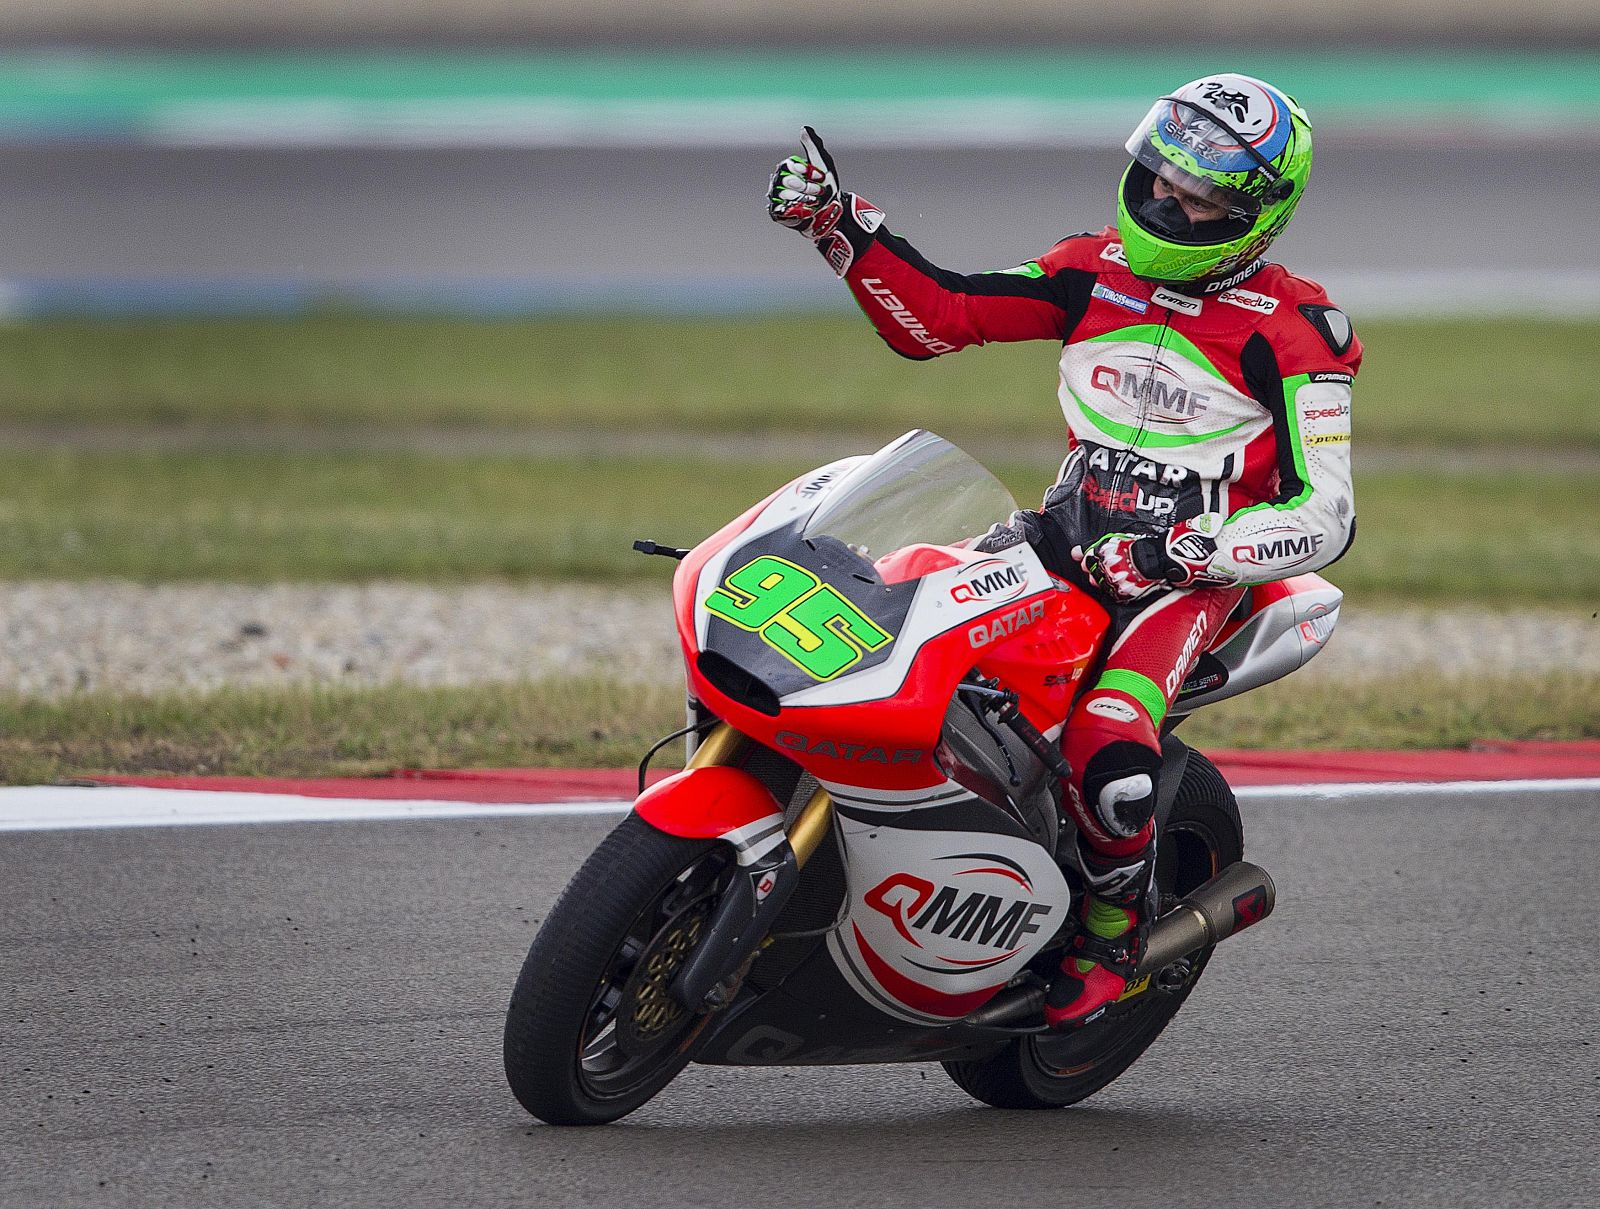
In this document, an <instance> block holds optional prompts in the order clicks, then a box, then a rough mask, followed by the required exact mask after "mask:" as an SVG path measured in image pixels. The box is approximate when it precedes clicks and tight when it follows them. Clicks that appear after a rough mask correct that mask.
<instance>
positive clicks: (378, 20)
mask: <svg viewBox="0 0 1600 1209" xmlns="http://www.w3.org/2000/svg"><path fill="white" fill-rule="evenodd" d="M1257 23H1264V24H1266V25H1268V26H1269V28H1270V37H1271V39H1272V40H1273V41H1276V42H1279V43H1283V42H1289V41H1296V40H1300V39H1307V38H1313V37H1319V38H1327V37H1333V38H1337V39H1340V40H1341V41H1350V40H1357V39H1369V40H1378V39H1381V38H1383V37H1385V36H1394V35H1411V36H1416V37H1421V38H1425V39H1427V40H1428V42H1430V43H1435V42H1437V41H1438V40H1439V39H1441V38H1447V39H1456V40H1460V39H1465V38H1474V37H1476V38H1485V39H1487V38H1506V37H1510V38H1512V39H1514V40H1516V41H1519V42H1527V41H1530V40H1532V41H1541V40H1542V41H1545V42H1547V43H1555V42H1557V41H1558V40H1561V41H1568V40H1571V39H1573V38H1583V37H1588V38H1594V37H1596V36H1600V12H1597V11H1596V7H1595V5H1594V4H1593V3H1592V0H1526V2H1524V3H1519V4H1504V3H1502V4H1485V3H1481V0H1340V2H1338V3H1328V4H1282V3H1271V2H1269V0H1226V2H1224V0H1079V2H1077V3H1072V4H1040V3H1038V2H1037V0H990V2H989V3H987V4H984V5H982V6H981V7H979V6H974V5H972V4H969V3H964V2H962V0H874V2H873V3H871V4H863V3H859V2H858V0H807V3H806V4H804V5H803V6H801V5H795V4H788V3H780V2H778V0H452V3H450V4H448V5H443V4H439V3H437V2H436V0H276V2H275V3H272V4H263V3H260V2H259V0H0V37H4V38H9V39H15V38H19V37H33V38H50V37H56V38H59V37H63V36H69V37H79V38H81V37H85V36H90V37H98V38H110V39H123V40H128V39H135V40H137V39H146V40H148V39H152V38H164V39H211V40H217V39H275V40H280V41H281V40H284V39H290V40H329V39H358V40H371V39H373V38H375V37H377V38H389V39H397V38H409V39H428V40H434V41H437V40H450V39H463V38H476V39H482V38H485V37H498V38H519V39H523V40H527V39H530V38H552V37H566V38H582V39H590V40H592V39H597V38H608V37H610V38H616V37H622V38H631V39H645V38H649V39H655V38H660V37H666V38H670V39H673V40H676V41H686V40H694V39H700V40H706V39H710V40H712V41H714V42H725V41H728V40H730V39H732V40H741V39H743V40H748V39H754V38H773V37H784V38H799V39H819V38H820V39H823V40H827V39H830V38H839V37H869V36H870V37H892V38H896V39H906V38H910V39H913V40H931V39H938V38H960V37H963V36H971V35H973V34H979V35H981V36H983V37H985V38H987V39H990V40H993V39H995V38H998V37H1008V36H1009V37H1013V38H1023V39H1029V40H1039V39H1070V38H1100V39H1109V38H1113V37H1119V36H1126V35H1129V34H1136V35H1139V36H1141V37H1144V38H1149V37H1150V34H1151V30H1152V29H1155V30H1159V31H1161V33H1162V35H1163V36H1165V37H1170V38H1175V39H1177V40H1185V39H1187V40H1199V39H1203V38H1205V37H1207V36H1209V35H1213V34H1215V33H1216V32H1217V31H1223V32H1225V33H1226V34H1228V35H1235V34H1236V33H1237V31H1238V30H1239V29H1240V28H1241V26H1243V27H1245V28H1250V27H1252V26H1254V25H1256V24H1257ZM1251 40H1254V39H1251Z"/></svg>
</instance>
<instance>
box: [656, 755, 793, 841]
mask: <svg viewBox="0 0 1600 1209" xmlns="http://www.w3.org/2000/svg"><path fill="white" fill-rule="evenodd" d="M633 811H634V813H635V814H637V815H638V816H639V817H640V818H642V819H643V820H644V821H645V822H647V823H649V824H650V826H652V827H654V828H655V829H656V830H657V831H664V832H666V833H667V834H668V835H676V836H680V837H682V838H683V839H690V840H722V841H723V842H724V843H726V844H728V845H729V846H730V847H732V848H733V850H734V852H735V854H736V855H737V857H738V860H739V864H741V865H746V866H748V865H753V864H755V863H756V862H758V861H760V860H761V859H762V858H764V857H767V856H770V855H771V854H772V853H773V851H774V850H776V849H777V848H778V847H780V846H781V845H782V844H783V843H784V842H785V839H784V833H783V811H782V810H780V809H779V808H778V803H777V800H776V799H775V798H774V797H773V796H772V793H771V791H769V790H768V789H767V787H766V786H765V785H763V784H762V783H761V782H760V781H758V780H757V779H756V778H755V777H754V776H752V775H751V774H750V773H748V772H745V771H744V769H742V768H731V767H729V766H727V765H725V764H713V765H708V766H706V767H704V768H686V769H684V770H683V771H682V772H680V773H674V774H673V775H672V776H670V777H667V778H666V779H665V780H663V781H657V782H656V783H655V784H654V785H652V786H650V788H649V789H646V790H645V791H644V792H643V793H642V794H640V795H639V798H638V800H637V801H636V802H634V804H633Z"/></svg>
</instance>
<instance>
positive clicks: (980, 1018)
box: [504, 431, 1341, 1125]
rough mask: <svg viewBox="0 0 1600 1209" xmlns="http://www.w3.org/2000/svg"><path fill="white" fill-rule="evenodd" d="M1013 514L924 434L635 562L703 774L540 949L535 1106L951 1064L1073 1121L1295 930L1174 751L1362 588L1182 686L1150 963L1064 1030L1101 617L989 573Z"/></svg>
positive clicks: (1291, 611) (1323, 589) (531, 1081)
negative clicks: (647, 588) (1225, 982)
mask: <svg viewBox="0 0 1600 1209" xmlns="http://www.w3.org/2000/svg"><path fill="white" fill-rule="evenodd" d="M1015 509H1016V504H1015V502H1014V501H1013V500H1012V498H1011V496H1010V494H1009V493H1008V492H1007V490H1006V489H1005V488H1004V487H1003V486H1002V485H1001V484H1000V482H999V481H998V480H997V479H995V478H994V477H993V476H992V475H990V474H989V472H988V471H987V470H985V469H984V468H983V467H982V466H980V465H979V464H978V463H977V462H976V461H974V460H973V459H972V458H970V457H969V456H967V455H966V454H965V453H964V452H962V451H961V450H960V449H958V448H957V447H955V446H954V445H952V444H950V443H949V442H947V441H945V440H943V439H942V438H940V437H938V436H936V435H934V434H933V433H929V432H925V431H914V432H910V433H907V434H906V435H905V436H903V437H901V438H900V439H899V440H897V441H894V442H892V443H891V444H889V445H887V446H885V447H884V448H883V449H881V450H879V451H878V452H877V453H875V454H872V455H868V456H859V457H853V458H846V459H844V460H841V461H837V462H833V463H830V464H829V465H826V466H823V467H820V468H818V469H817V470H815V471H812V472H811V473H809V474H805V475H802V476H801V477H800V478H798V479H796V480H794V481H793V482H791V483H789V484H787V485H785V486H784V487H782V488H780V489H779V490H778V491H775V492H774V493H773V494H772V495H770V496H768V497H767V498H766V499H765V500H763V501H762V502H761V503H759V504H757V505H756V506H755V507H753V508H751V509H750V510H749V511H748V512H746V513H745V514H744V515H743V516H741V517H739V518H738V519H736V520H734V521H733V522H732V523H730V524H729V525H727V526H726V527H724V528H723V529H722V530H721V531H719V532H718V533H716V534H714V535H713V536H711V537H710V538H708V539H706V540H705V541H703V542H701V543H700V544H699V545H698V546H696V547H694V548H693V549H692V550H678V549H673V548H670V547H661V546H657V545H655V544H654V543H652V542H640V543H636V545H637V547H638V548H640V549H642V550H644V551H645V552H646V553H664V554H668V555H670V556H671V557H675V558H678V559H679V560H680V561H679V565H678V568H677V571H676V574H675V576H674V582H673V599H674V609H675V615H676V620H677V628H678V633H679V637H680V640H681V642H682V646H683V652H684V658H685V662H686V668H687V678H688V686H689V692H690V697H689V719H688V721H689V726H688V727H686V728H685V731H683V732H679V733H680V734H683V735H686V736H687V737H686V743H687V745H688V760H687V767H686V768H685V769H684V770H683V771H681V772H678V773H676V774H674V775H672V776H669V777H667V778H666V779H664V780H660V781H658V782H656V783H655V784H653V785H651V786H650V787H649V788H644V774H643V769H642V767H641V775H640V786H641V790H642V792H641V793H640V794H639V796H638V799H637V801H636V802H635V804H634V808H633V811H632V812H631V813H630V814H629V816H628V817H627V818H626V819H624V820H623V822H622V823H621V824H620V825H619V826H618V827H617V828H616V829H615V830H614V831H613V832H612V833H611V834H610V835H609V836H607V837H606V839H605V840H604V841H603V842H602V843H601V844H600V846H599V848H598V849H597V850H596V851H595V852H594V853H593V855H591V856H590V857H589V859H588V860H587V861H586V862H585V863H584V864H583V865H582V867H581V868H580V869H579V870H578V872H577V874H576V875H575V876H574V877H573V879H572V881H571V882H570V883H569V884H568V886H567V887H566V889H565V891H564V892H563V893H562V894H561V896H560V897H559V899H558V900H557V901H556V903H555V905H554V906H553V907H552V908H551V910H550V913H549V915H548V917H547V918H546V919H545V920H544V923H543V926H542V927H541V928H540V930H539V932H538V935H537V936H536V937H535V939H534V941H533V944H532V947H531V948H530V950H529V952H528V956H527V960H526V961H525V962H524V964H523V966H522V970H521V974H520V976H519V977H518V979H517V982H516V987H515V989H514V991H513V992H512V997H511V1003H510V1007H509V1009H508V1011H507V1013H506V1021H505V1037H504V1058H505V1071H506V1078H507V1080H508V1082H509V1083H510V1086H511V1089H512V1091H513V1093H514V1094H515V1095H516V1097H517V1099H518V1101H520V1103H521V1104H522V1105H523V1107H525V1108H526V1109H527V1110H528V1111H529V1112H530V1113H532V1114H533V1115H534V1116H536V1117H538V1118H540V1119H541V1120H544V1121H546V1122H549V1123H551V1124H565V1125H590V1124H603V1123H606V1122H610V1121H615V1120H617V1119H618V1118H620V1117H623V1116H625V1115H626V1114H627V1113H630V1112H632V1111H633V1110H634V1109H636V1108H638V1107H639V1106H640V1105H642V1104H644V1103H645V1102H647V1101H648V1100H649V1099H650V1098H651V1097H653V1096H654V1095H656V1093H657V1092H659V1091H660V1090H661V1089H662V1088H663V1087H665V1086H666V1085H667V1083H668V1082H670V1081H671V1080H672V1079H673V1078H674V1077H675V1076H676V1075H677V1074H678V1072H679V1071H681V1070H682V1069H683V1068H684V1067H685V1066H686V1065H687V1064H688V1063H690V1062H700V1063H709V1064H718V1065H728V1066H770V1065H821V1064H844V1063H881V1062H933V1061H937V1062H940V1063H942V1064H943V1066H944V1069H945V1070H946V1071H947V1072H948V1073H949V1075H950V1077H951V1078H952V1079H953V1080H954V1081H955V1082H956V1083H957V1084H958V1085H959V1086H960V1087H962V1088H963V1089H964V1090H966V1091H967V1092H968V1093H969V1094H971V1095H972V1096H973V1097H975V1098H976V1099H978V1100H980V1101H982V1102H984V1103H986V1104H990V1105H994V1106H996V1107H1000V1108H1055V1107H1061V1106H1064V1105H1068V1104H1072V1103H1075V1102H1076V1101H1079V1100H1082V1099H1084V1098H1085V1097H1087V1096H1090V1095H1092V1094H1094V1093H1095V1092H1096V1091H1099V1090H1100V1089H1101V1088H1103V1087H1105V1086H1106V1085H1107V1084H1109V1083H1110V1082H1111V1081H1112V1080H1114V1079H1116V1078H1117V1077H1118V1076H1119V1075H1121V1074H1122V1073H1123V1072H1124V1071H1125V1070H1127V1069H1128V1068H1129V1067H1130V1066H1131V1065H1132V1064H1133V1063H1134V1062H1135V1061H1136V1060H1137V1059H1138V1058H1139V1056H1140V1055H1141V1054H1142V1053H1144V1051H1145V1050H1146V1048H1147V1047H1148V1046H1149V1045H1150V1044H1151V1043H1152V1042H1153V1041H1154V1040H1155V1038H1156V1037H1157V1035H1158V1034H1160V1032H1161V1031H1162V1029H1163V1028H1165V1027H1166V1025H1167V1022H1168V1021H1170V1020H1171V1019H1172V1018H1173V1017H1174V1016H1175V1015H1176V1014H1177V1012H1178V1010H1179V1009H1180V1008H1181V1007H1182V1006H1183V1003H1184V1002H1185V1000H1186V999H1187V998H1188V996H1189V995H1190V993H1191V992H1192V991H1193V990H1194V987H1195V984H1196V982H1197V981H1198V980H1199V978H1200V976H1201V973H1202V972H1203V971H1204V969H1205V967H1206V963H1207V961H1208V960H1209V958H1210V956H1211V954H1212V952H1213V950H1214V948H1215V946H1216V945H1217V944H1218V943H1219V942H1220V941H1222V940H1223V939H1226V938H1227V937H1229V936H1232V935H1234V934H1235V933H1237V932H1238V931H1240V930H1242V929H1244V928H1246V927H1249V926H1250V925H1252V924H1254V923H1257V922H1259V921H1260V920H1261V919H1263V918H1264V917H1265V916H1266V915H1267V914H1268V913H1269V912H1270V911H1271V910H1272V906H1273V902H1274V893H1275V891H1274V887H1273V884H1272V879H1271V878H1270V877H1269V876H1268V875H1267V873H1266V872H1265V871H1264V870H1262V869H1260V868H1258V867H1257V866H1254V865H1251V864H1249V863H1247V862H1245V861H1244V860H1243V854H1244V836H1243V828H1242V825H1241V822H1240V818H1239V811H1238V806H1237V804H1236V802H1235V800H1234V796H1233V793H1232V791H1231V790H1230V789H1229V787H1228V785H1227V782H1226V781H1225V780H1224V779H1223V777H1222V776H1221V775H1220V774H1219V773H1218V771H1217V769H1216V768H1215V766H1214V765H1213V764H1212V763H1211V762H1210V761H1209V760H1208V759H1206V757H1205V756H1204V755H1202V754H1201V753H1200V752H1198V751H1194V750H1192V749H1190V748H1189V747H1187V746H1186V745H1185V744H1184V743H1183V742H1182V741H1181V740H1180V739H1178V738H1177V737H1176V735H1175V734H1174V733H1173V730H1174V728H1175V727H1176V726H1177V725H1178V724H1179V723H1180V722H1181V721H1182V719H1183V718H1185V717H1186V716H1188V715H1189V714H1190V713H1192V712H1193V711H1194V710H1195V709H1198V708H1200V707H1201V706H1204V705H1208V704H1211V703H1212V702H1215V701H1219V700H1222V699H1223V698H1226V697H1231V696H1235V695H1237V694H1238V693H1241V692H1244V691H1246V690H1248V689H1251V688H1254V687H1257V686H1258V685H1261V684H1265V683H1267V682H1269V681H1271V680H1276V679H1278V678H1279V677H1281V676H1284V675H1286V674H1288V673H1289V672H1290V671H1292V670H1294V669H1295V668H1297V667H1299V666H1300V665H1301V664H1303V663H1304V662H1306V661H1307V660H1308V659H1310V658H1311V657H1312V656H1314V655H1315V654H1316V653H1317V652H1318V651H1319V650H1320V649H1321V647H1322V646H1323V644H1324V643H1325V642H1326V641H1327V639H1328V636H1329V634H1330V633H1331V632H1332V630H1333V627H1334V626H1335V624H1336V623H1337V620H1338V612H1339V604H1340V600H1341V594H1340V592H1339V591H1338V590H1337V589H1336V588H1334V587H1333V586H1332V585H1331V584H1329V583H1328V582H1327V581H1325V580H1323V579H1322V578H1321V577H1319V576H1316V575H1303V576H1298V577H1296V578H1293V579H1288V580H1284V581H1282V582H1280V583H1274V584H1265V585H1262V586H1260V587H1255V588H1252V589H1250V591H1249V592H1248V593H1247V594H1246V596H1245V598H1244V600H1243V601H1242V602H1241V604H1240V607H1239V608H1238V609H1237V610H1236V611H1235V612H1234V613H1233V614H1232V615H1231V616H1230V617H1229V619H1228V621H1227V623H1226V624H1225V625H1224V626H1223V627H1222V628H1221V629H1220V631H1219V632H1218V633H1217V634H1216V636H1215V637H1214V639H1213V641H1212V642H1211V643H1210V646H1209V649H1208V650H1206V651H1205V652H1204V653H1202V654H1201V655H1200V656H1199V658H1198V660H1197V661H1196V663H1195V664H1194V666H1193V669H1192V670H1191V671H1190V673H1189V675H1188V677H1187V679H1186V680H1185V681H1184V682H1183V684H1182V686H1181V688H1180V691H1179V693H1178V695H1177V697H1176V699H1175V700H1174V703H1173V705H1172V707H1171V710H1170V711H1169V714H1168V717H1167V719H1166V721H1165V723H1164V725H1163V734H1162V757H1163V763H1162V767H1161V772H1160V778H1159V782H1158V793H1157V802H1158V805H1157V809H1156V819H1157V827H1158V845H1157V851H1158V859H1157V865H1156V871H1155V876H1154V884H1153V886H1152V889H1151V892H1150V893H1151V900H1150V901H1149V902H1148V903H1147V904H1146V907H1147V911H1149V912H1150V914H1149V915H1147V918H1150V919H1152V921H1153V922H1152V925H1151V928H1150V931H1149V934H1148V939H1147V942H1146V945H1145V953H1144V956H1143V958H1142V960H1141V962H1140V965H1139V969H1138V971H1137V974H1136V976H1135V977H1134V978H1133V979H1132V980H1130V982H1129V984H1128V988H1127V990H1126V992H1125V993H1124V994H1123V995H1122V997H1121V998H1120V999H1119V1000H1118V1001H1117V1002H1116V1003H1115V1004H1113V1005H1111V1007H1110V1008H1109V1009H1107V1010H1106V1012H1105V1013H1104V1014H1103V1015H1102V1016H1101V1017H1099V1018H1098V1019H1096V1020H1095V1021H1093V1022H1092V1023H1090V1024H1087V1025H1084V1026H1082V1027H1079V1028H1077V1029H1074V1030H1071V1031H1066V1032H1054V1031H1051V1030H1049V1029H1047V1028H1046V1027H1045V1024H1044V1019H1043V1002H1044V995H1045V989H1046V987H1047V985H1048V983H1049V980H1050V977H1051V975H1052V973H1053V972H1054V971H1055V970H1056V968H1057V967H1058V965H1059V963H1060V960H1061V957H1062V952H1063V949H1064V946H1065V945H1066V944H1067V942H1068V941H1069V940H1070V939H1071V937H1072V934H1073V929H1074V927H1075V926H1076V924H1075V920H1076V912H1075V911H1074V910H1073V907H1074V905H1075V902H1076V900H1077V898H1078V897H1079V895H1081V894H1082V892H1083V886H1082V880H1081V876H1080V875H1079V874H1078V873H1077V872H1076V871H1075V868H1074V862H1073V860H1072V859H1071V858H1070V853H1071V852H1072V850H1073V844H1074V836H1073V832H1072V825H1071V823H1070V821H1068V820H1067V819H1066V818H1065V816H1064V815H1063V814H1062V812H1061V809H1060V782H1061V779H1062V777H1063V776H1064V775H1065V773H1066V771H1067V769H1066V765H1065V762H1064V760H1063V759H1062V757H1061V754H1060V750H1059V743H1058V738H1059V735H1060V731H1061V727H1062V723H1063V721H1064V719H1066V718H1067V716H1068V714H1069V712H1070V710H1071V707H1072V704H1073V701H1074V699H1075V697H1076V696H1077V694H1078V693H1079V691H1080V690H1081V689H1082V688H1085V687H1086V686H1087V685H1088V684H1090V683H1092V681H1093V678H1094V674H1095V672H1096V669H1097V665H1098V661H1099V659H1100V657H1101V646H1102V639H1103V637H1104V635H1105V632H1106V627H1107V621H1108V618H1107V614H1106V611H1105V609H1104V608H1103V607H1102V606H1101V604H1100V602H1099V600H1098V599H1097V598H1096V596H1095V594H1094V593H1093V591H1092V590H1091V589H1090V587H1089V585H1088V584H1087V583H1086V582H1085V581H1083V580H1082V579H1081V578H1078V577H1076V576H1075V575H1074V574H1073V572H1074V571H1075V569H1073V568H1069V569H1068V571H1067V573H1066V576H1065V577H1064V576H1063V575H1062V574H1058V573H1053V572H1052V571H1050V570H1047V569H1046V567H1045V566H1044V565H1043V563H1042V562H1041V561H1040V559H1039V556H1038V555H1037V554H1036V553H1035V551H1034V550H1033V548H1032V547H1031V546H1029V545H1028V544H1027V543H1025V542H1024V543H1020V544H1015V545H1011V546H1009V547H1007V548H1003V549H998V550H988V549H985V548H983V547H984V546H986V545H988V544H990V543H981V542H980V541H979V540H978V538H976V537H975V536H974V535H979V534H983V533H984V532H985V531H986V530H988V529H989V527H990V526H991V524H992V523H993V522H995V521H1003V520H1004V519H1006V518H1008V517H1009V516H1010V515H1011V513H1012V512H1013V511H1014V510H1015ZM673 737H674V736H669V737H668V739H669V740H670V739H671V738H673ZM664 742H665V741H664ZM658 746H659V745H658ZM648 759H649V757H648V756H647V757H646V761H647V762H648Z"/></svg>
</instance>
